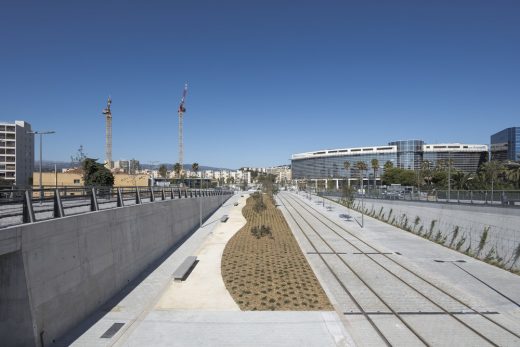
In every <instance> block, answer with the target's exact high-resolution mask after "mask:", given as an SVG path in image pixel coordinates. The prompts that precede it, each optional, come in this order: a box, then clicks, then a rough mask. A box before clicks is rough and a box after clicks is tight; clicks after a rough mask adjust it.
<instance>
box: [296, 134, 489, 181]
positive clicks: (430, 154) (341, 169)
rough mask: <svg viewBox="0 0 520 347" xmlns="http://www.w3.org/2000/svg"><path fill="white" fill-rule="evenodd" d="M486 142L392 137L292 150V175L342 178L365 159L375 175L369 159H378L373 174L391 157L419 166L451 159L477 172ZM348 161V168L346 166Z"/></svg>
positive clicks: (395, 162)
mask: <svg viewBox="0 0 520 347" xmlns="http://www.w3.org/2000/svg"><path fill="white" fill-rule="evenodd" d="M487 156H488V146H487V145H466V144H460V143H456V144H439V145H425V144H424V141H422V140H406V141H393V142H390V143H389V144H388V146H377V147H359V148H343V149H333V150H320V151H316V152H307V153H300V154H294V155H293V156H292V159H291V167H292V177H293V179H345V178H357V177H359V171H358V169H357V168H356V163H357V162H358V161H363V162H365V164H366V166H367V172H366V176H365V177H367V176H368V177H367V178H368V179H374V170H373V169H372V160H373V159H377V160H378V162H379V169H378V170H376V176H377V177H376V178H378V177H380V176H381V175H382V174H383V173H384V165H385V163H386V162H388V161H390V162H391V163H392V164H393V166H394V167H399V168H402V169H409V170H420V169H421V164H422V162H423V161H425V160H428V161H429V162H430V167H435V166H436V165H438V164H439V165H440V164H442V163H441V162H440V161H441V160H443V161H444V162H445V163H448V162H449V161H451V165H452V168H453V169H457V170H460V171H463V172H466V173H470V172H476V171H477V170H478V167H479V166H480V165H481V164H482V163H483V162H484V161H486V159H487ZM345 162H347V163H348V164H347V169H345Z"/></svg>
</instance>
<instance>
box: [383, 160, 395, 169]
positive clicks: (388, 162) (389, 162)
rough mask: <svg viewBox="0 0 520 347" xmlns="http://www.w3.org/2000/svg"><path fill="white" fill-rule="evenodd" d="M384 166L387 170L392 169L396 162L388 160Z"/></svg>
mask: <svg viewBox="0 0 520 347" xmlns="http://www.w3.org/2000/svg"><path fill="white" fill-rule="evenodd" d="M383 167H384V168H385V171H386V170H388V169H391V168H393V167H394V163H392V162H391V161H390V160H387V161H386V163H385V165H383Z"/></svg>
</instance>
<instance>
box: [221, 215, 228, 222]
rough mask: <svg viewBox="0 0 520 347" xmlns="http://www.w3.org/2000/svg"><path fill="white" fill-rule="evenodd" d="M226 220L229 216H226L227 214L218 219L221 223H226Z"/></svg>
mask: <svg viewBox="0 0 520 347" xmlns="http://www.w3.org/2000/svg"><path fill="white" fill-rule="evenodd" d="M228 219H229V216H228V215H227V214H225V215H223V216H222V217H221V218H220V221H221V222H222V223H226V222H227V220H228Z"/></svg>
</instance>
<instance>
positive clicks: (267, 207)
mask: <svg viewBox="0 0 520 347" xmlns="http://www.w3.org/2000/svg"><path fill="white" fill-rule="evenodd" d="M242 213H243V215H244V217H245V218H246V220H247V224H246V225H245V226H244V227H243V228H242V229H240V230H239V231H238V232H237V233H236V234H235V236H233V238H231V240H229V242H228V243H227V245H226V248H225V249H224V254H223V256H222V277H223V278H224V283H225V284H226V288H227V289H228V291H229V293H230V294H231V296H232V297H233V299H234V300H235V301H236V302H237V304H238V305H239V306H240V309H242V310H251V311H255V310H276V311H317V310H332V309H333V308H332V306H331V304H330V302H329V300H328V298H327V296H326V294H325V292H324V291H323V289H322V288H321V285H320V284H319V282H318V280H317V278H316V276H315V275H314V273H313V271H312V269H311V268H310V266H309V264H308V262H307V260H306V259H305V256H304V255H303V253H302V251H301V249H300V247H299V245H298V243H297V242H296V240H295V238H294V236H293V234H292V233H291V230H290V229H289V226H288V225H287V222H286V221H285V218H284V216H283V215H282V213H281V212H280V210H278V209H277V208H276V206H275V204H274V202H273V200H272V197H270V196H268V195H265V194H263V195H262V194H259V193H255V194H253V195H252V196H251V197H250V198H248V199H247V203H246V206H245V207H244V209H243V210H242Z"/></svg>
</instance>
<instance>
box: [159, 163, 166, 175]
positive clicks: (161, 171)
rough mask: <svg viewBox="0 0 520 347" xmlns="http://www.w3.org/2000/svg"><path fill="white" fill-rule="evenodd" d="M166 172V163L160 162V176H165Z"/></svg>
mask: <svg viewBox="0 0 520 347" xmlns="http://www.w3.org/2000/svg"><path fill="white" fill-rule="evenodd" d="M167 174H168V169H167V168H166V165H164V164H161V166H159V176H161V177H162V178H166V175H167Z"/></svg>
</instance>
